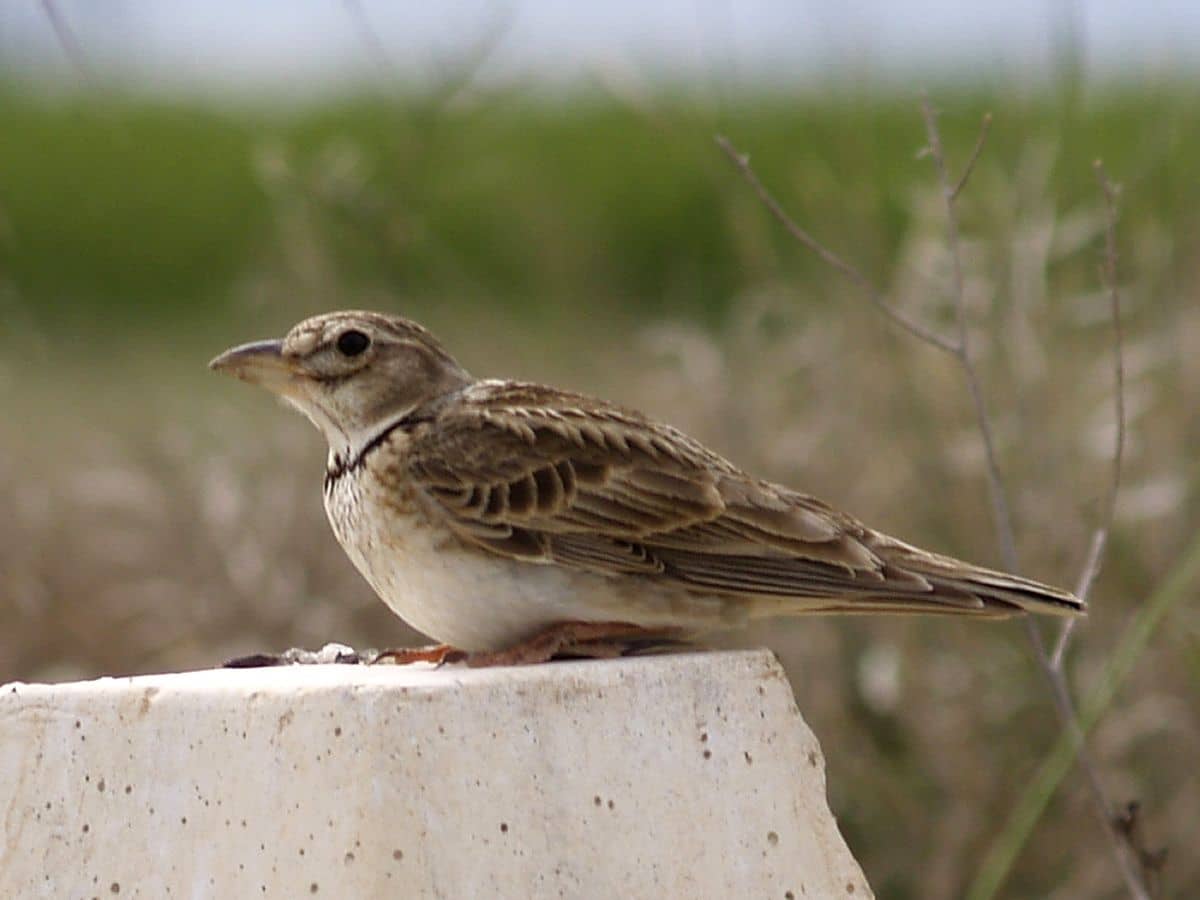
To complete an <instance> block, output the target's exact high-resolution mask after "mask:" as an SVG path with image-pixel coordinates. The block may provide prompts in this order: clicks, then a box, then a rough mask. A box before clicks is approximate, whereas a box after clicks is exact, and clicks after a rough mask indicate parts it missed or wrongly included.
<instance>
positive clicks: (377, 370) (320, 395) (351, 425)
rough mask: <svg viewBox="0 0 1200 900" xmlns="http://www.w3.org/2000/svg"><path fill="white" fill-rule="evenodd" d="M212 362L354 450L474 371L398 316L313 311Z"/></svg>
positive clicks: (336, 446) (340, 446)
mask: <svg viewBox="0 0 1200 900" xmlns="http://www.w3.org/2000/svg"><path fill="white" fill-rule="evenodd" d="M209 368H211V369H213V370H215V371H217V372H224V373H226V374H228V375H233V376H234V377H236V378H240V379H242V380H243V381H248V382H250V383H252V384H257V385H259V386H261V387H264V388H266V389H267V390H269V391H271V392H272V393H274V394H277V395H278V396H280V397H282V398H283V399H284V400H286V401H287V402H288V403H290V404H291V405H292V406H294V407H296V408H297V409H299V410H300V411H301V412H302V413H304V414H305V415H306V416H308V418H309V419H310V420H312V422H313V424H314V425H316V426H317V428H319V429H320V430H321V432H322V433H323V434H324V435H325V438H326V440H327V441H328V442H329V446H330V448H331V449H333V450H334V451H342V450H346V449H353V448H355V447H358V446H361V445H362V444H363V443H364V442H365V441H367V440H370V438H371V437H372V436H373V435H374V434H376V433H377V432H378V430H379V429H380V428H382V427H386V426H387V425H388V424H389V423H391V422H395V421H397V420H399V419H401V418H403V417H404V416H406V415H409V414H410V413H412V412H413V411H414V410H415V409H417V408H419V407H421V406H422V405H424V404H426V403H428V402H430V401H431V400H434V399H436V398H437V397H440V396H442V395H443V394H447V393H449V392H451V391H454V390H457V389H458V388H461V387H463V386H464V385H466V384H468V383H469V382H470V381H471V376H470V375H468V374H467V373H466V371H465V370H464V369H463V368H462V367H461V366H460V365H459V364H458V363H457V362H455V360H454V358H453V357H452V356H451V355H450V354H449V353H447V352H446V351H445V349H443V347H442V345H441V344H440V343H438V341H437V339H436V338H435V337H434V336H433V335H431V334H430V333H429V332H428V331H426V330H425V329H424V328H422V327H421V326H420V325H418V324H417V323H416V322H412V321H410V320H408V319H405V318H402V317H400V316H388V315H384V314H382V313H374V312H358V311H353V312H335V313H328V314H326V315H321V316H314V317H313V318H311V319H305V320H304V321H303V322H301V323H300V324H298V325H297V326H296V327H294V328H293V329H292V330H291V331H289V332H288V334H287V336H286V337H285V338H283V339H282V340H269V341H255V342H254V343H251V344H242V345H241V346H238V347H233V348H232V349H230V350H226V351H225V352H224V353H222V354H221V355H220V356H218V357H217V358H216V359H214V360H213V361H212V362H210V363H209Z"/></svg>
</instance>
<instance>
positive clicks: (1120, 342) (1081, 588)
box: [1050, 160, 1128, 670]
mask: <svg viewBox="0 0 1200 900" xmlns="http://www.w3.org/2000/svg"><path fill="white" fill-rule="evenodd" d="M1092 168H1093V169H1094V171H1095V173H1096V181H1097V182H1098V183H1099V185H1100V191H1101V193H1102V194H1103V195H1104V262H1103V264H1102V265H1101V267H1100V274H1101V279H1102V280H1103V282H1104V285H1105V287H1106V288H1107V289H1108V304H1109V311H1110V315H1111V318H1112V335H1113V338H1112V354H1113V361H1112V362H1113V406H1114V410H1113V414H1114V417H1115V419H1116V435H1115V436H1114V438H1113V455H1112V477H1111V479H1110V480H1109V483H1108V494H1107V496H1106V497H1105V500H1104V508H1103V510H1102V511H1101V514H1100V524H1099V525H1098V526H1097V527H1096V530H1095V532H1094V533H1093V534H1092V542H1091V545H1090V546H1089V547H1088V554H1087V559H1086V560H1085V562H1084V566H1083V570H1082V571H1081V572H1080V574H1079V583H1078V586H1077V587H1076V588H1075V594H1076V596H1078V597H1079V599H1080V600H1087V598H1088V596H1089V595H1090V594H1091V592H1092V585H1094V584H1095V583H1096V578H1097V576H1098V575H1099V574H1100V567H1101V566H1102V565H1103V563H1104V551H1105V550H1106V549H1107V547H1108V535H1109V533H1110V532H1111V531H1112V523H1113V516H1114V515H1115V514H1116V509H1117V493H1118V491H1119V490H1120V487H1121V468H1122V466H1123V464H1124V458H1125V433H1126V431H1127V429H1128V423H1127V422H1126V417H1125V334H1124V326H1123V325H1122V322H1121V292H1120V289H1119V287H1118V285H1117V189H1116V187H1115V186H1114V185H1113V183H1112V181H1110V180H1109V178H1108V174H1107V173H1106V172H1105V171H1104V164H1103V163H1102V162H1101V161H1100V160H1096V162H1095V163H1093V165H1092ZM1077 622H1078V620H1077V619H1068V620H1067V621H1066V622H1065V623H1064V624H1063V626H1062V629H1061V630H1060V631H1059V633H1058V640H1057V641H1056V642H1055V645H1054V653H1053V654H1051V656H1050V665H1051V666H1052V667H1053V668H1054V669H1055V670H1061V669H1062V667H1063V661H1064V659H1065V657H1066V653H1067V647H1068V645H1069V644H1070V642H1071V636H1072V635H1073V634H1074V633H1075V625H1076V623H1077Z"/></svg>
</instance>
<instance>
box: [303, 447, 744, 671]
mask: <svg viewBox="0 0 1200 900" xmlns="http://www.w3.org/2000/svg"><path fill="white" fill-rule="evenodd" d="M399 440H404V437H403V436H402V435H396V436H395V437H393V438H391V439H389V442H388V443H389V444H393V446H394V442H396V441H399ZM383 455H385V454H371V455H370V456H369V457H368V462H367V464H366V465H363V466H362V467H360V468H358V469H357V470H355V471H353V472H350V473H347V474H346V475H345V476H343V477H341V478H339V479H337V480H336V481H335V482H334V483H333V485H332V486H331V488H330V490H328V491H327V492H326V494H325V510H326V513H327V514H328V516H329V521H330V524H331V525H332V526H333V531H334V534H335V535H336V536H337V539H338V541H339V542H340V543H341V545H342V547H343V548H344V549H345V551H346V554H347V555H348V556H349V557H350V560H351V561H352V562H353V563H354V565H355V567H356V568H357V569H358V570H359V572H361V573H362V575H363V577H365V578H366V580H367V581H368V582H369V583H370V585H371V587H373V588H374V589H375V592H376V593H377V594H379V596H380V597H381V598H382V599H383V601H384V603H386V604H387V605H388V606H389V607H390V608H391V609H392V611H393V612H395V613H396V615H398V616H400V618H402V619H404V621H406V622H407V623H408V624H409V625H411V626H413V627H414V628H416V629H417V630H418V631H421V632H422V633H424V634H426V635H428V636H429V637H431V638H433V639H434V640H436V641H441V642H444V643H447V644H452V645H454V646H455V647H459V648H461V649H463V650H498V649H503V648H505V647H509V646H512V645H514V644H516V643H518V642H520V641H521V640H523V639H526V638H528V637H530V636H532V635H533V634H535V633H537V632H538V631H540V630H542V629H544V628H547V627H549V626H551V625H554V624H556V623H559V622H565V621H584V622H631V623H634V624H639V625H644V626H647V627H655V626H659V627H668V626H669V627H675V628H683V629H688V630H697V631H699V630H706V629H708V628H712V627H714V626H717V625H720V624H726V625H727V624H730V622H729V616H730V613H731V606H730V604H728V603H727V602H722V601H720V600H718V599H716V598H704V597H698V596H696V595H694V594H690V593H687V592H685V591H682V590H679V589H674V588H664V587H663V586H661V585H653V584H651V583H648V582H644V581H638V580H634V579H630V578H613V577H608V576H604V575H599V574H592V573H590V572H581V571H578V570H573V569H568V568H564V567H560V566H557V565H553V564H537V563H530V562H522V561H517V560H511V559H507V558H505V557H502V556H497V555H493V554H490V553H486V552H485V551H481V550H477V549H474V548H469V547H466V546H464V545H463V544H461V543H460V542H459V541H458V539H457V538H456V537H455V536H454V535H452V534H451V532H450V531H449V530H448V529H447V528H445V527H444V526H442V525H440V524H437V523H436V522H433V521H431V520H430V519H429V518H428V517H427V516H426V515H424V514H423V513H422V512H421V511H420V510H419V508H415V507H414V508H408V509H405V508H403V507H404V505H400V504H397V503H396V502H395V501H396V499H397V498H396V496H395V492H394V491H392V492H389V491H386V490H385V489H384V487H383V485H382V484H381V483H380V481H379V480H378V479H377V477H376V474H375V473H376V471H377V467H378V461H379V459H380V458H381V457H382V456H383ZM386 456H392V454H391V453H390V452H389V453H387V454H386ZM393 458H394V457H393ZM389 494H390V496H389Z"/></svg>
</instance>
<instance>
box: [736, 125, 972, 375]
mask: <svg viewBox="0 0 1200 900" xmlns="http://www.w3.org/2000/svg"><path fill="white" fill-rule="evenodd" d="M715 140H716V142H717V146H718V147H720V148H721V149H722V150H723V151H724V152H725V155H726V156H728V157H729V159H730V161H731V162H732V163H733V164H734V165H735V166H736V167H737V169H738V171H739V172H741V173H742V177H743V178H745V179H746V181H747V182H749V184H750V187H752V188H753V189H754V192H755V193H756V194H758V198H759V199H760V200H761V201H762V202H763V205H764V206H766V207H767V209H768V210H770V212H771V215H773V216H774V217H775V218H776V219H777V220H779V222H780V224H782V225H783V227H784V228H785V229H787V232H788V234H790V235H791V236H792V237H794V238H795V239H796V240H797V241H799V242H800V243H801V244H803V245H804V246H805V247H807V248H808V249H809V250H810V251H812V252H813V253H814V254H816V255H817V256H818V257H819V258H820V259H821V260H822V261H823V262H825V263H826V264H828V265H829V266H830V267H832V268H833V269H835V270H836V271H838V272H840V273H841V274H842V275H844V276H845V277H846V278H847V279H849V280H850V281H852V282H854V284H856V285H857V286H858V287H859V288H861V289H862V291H863V292H864V293H865V294H866V295H867V299H868V300H870V301H871V302H872V303H873V304H875V306H876V307H878V308H879V310H880V311H881V312H882V313H883V314H884V315H886V316H887V317H888V318H889V319H891V320H892V321H893V322H895V323H896V324H897V325H899V326H900V327H901V328H903V329H904V330H905V331H907V332H908V333H909V334H911V335H913V336H914V337H916V338H919V339H920V340H922V341H924V342H925V343H927V344H931V345H932V346H934V347H937V348H938V349H939V350H942V351H944V352H946V353H949V354H951V355H953V356H957V355H958V353H959V348H958V345H956V344H955V343H954V342H953V341H951V340H949V339H948V338H945V337H942V336H941V335H939V334H937V333H936V332H933V331H930V330H929V329H928V328H926V327H925V326H924V325H922V324H920V323H919V322H916V321H914V320H912V319H910V318H909V317H908V316H906V315H905V314H904V313H902V312H900V311H899V310H897V309H896V308H895V307H893V306H892V305H891V304H890V303H888V302H887V300H886V299H885V298H884V296H883V294H881V293H880V292H879V289H878V288H876V287H875V285H874V284H872V282H871V280H870V279H869V278H867V276H866V275H864V274H863V273H862V272H861V271H859V270H858V269H857V268H855V267H854V266H852V265H850V263H848V262H846V261H845V260H844V259H842V258H841V257H840V256H838V255H837V254H836V253H834V252H833V251H832V250H830V249H829V248H828V247H826V246H825V245H824V244H822V243H821V242H820V241H818V240H817V239H816V238H814V237H813V236H812V235H811V234H809V233H808V232H807V231H805V230H804V228H802V227H801V226H800V225H799V224H798V223H797V222H796V221H795V220H794V219H793V218H792V217H791V216H789V215H788V213H787V211H786V210H785V209H784V208H783V206H781V205H780V203H779V201H778V200H776V199H775V197H774V196H773V195H772V194H771V192H770V191H768V190H767V188H766V187H765V186H764V185H763V183H762V182H761V181H760V180H759V178H758V176H757V175H756V174H755V173H754V169H752V168H751V167H750V157H749V156H748V155H747V154H744V153H739V152H738V150H737V148H736V147H734V146H733V144H732V143H731V142H730V140H729V138H727V137H725V136H724V135H717V136H716V138H715Z"/></svg>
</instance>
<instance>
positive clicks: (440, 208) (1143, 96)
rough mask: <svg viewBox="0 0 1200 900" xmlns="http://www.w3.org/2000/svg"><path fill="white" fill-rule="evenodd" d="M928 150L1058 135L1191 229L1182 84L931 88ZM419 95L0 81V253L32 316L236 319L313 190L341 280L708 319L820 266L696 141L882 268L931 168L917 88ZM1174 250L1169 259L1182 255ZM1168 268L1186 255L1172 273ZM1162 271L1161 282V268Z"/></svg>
mask: <svg viewBox="0 0 1200 900" xmlns="http://www.w3.org/2000/svg"><path fill="white" fill-rule="evenodd" d="M938 101H939V103H940V104H941V105H942V106H943V107H944V109H945V112H946V115H945V116H944V128H945V131H946V140H947V142H948V144H949V145H950V146H952V147H958V148H966V147H969V146H970V142H971V140H972V139H973V136H974V131H975V129H976V127H977V122H978V119H979V117H980V115H981V114H982V113H983V112H984V111H985V110H991V111H992V112H993V113H994V115H995V118H996V122H997V127H996V129H995V130H994V134H993V137H992V139H991V146H990V148H989V152H988V158H989V159H1000V160H1009V161H1011V160H1014V159H1016V158H1017V157H1018V156H1019V154H1020V152H1021V150H1022V147H1023V146H1027V145H1030V144H1031V143H1034V142H1037V141H1045V142H1050V143H1053V144H1054V145H1055V155H1056V160H1055V171H1054V190H1055V193H1056V195H1057V196H1059V197H1061V198H1067V199H1071V198H1077V197H1079V196H1081V195H1087V194H1089V193H1090V192H1091V191H1092V190H1093V185H1092V183H1091V181H1090V177H1091V176H1090V170H1089V168H1088V166H1089V164H1090V162H1091V160H1092V159H1093V158H1095V157H1102V158H1104V159H1105V161H1106V163H1107V164H1108V166H1109V168H1110V170H1112V171H1114V172H1119V173H1121V174H1122V177H1123V179H1124V180H1125V181H1126V183H1127V184H1129V185H1130V186H1131V187H1133V188H1134V189H1133V190H1130V191H1129V192H1128V193H1127V197H1126V201H1125V206H1124V210H1123V212H1124V215H1125V216H1126V218H1127V220H1137V219H1138V218H1139V217H1141V216H1144V215H1146V214H1149V213H1153V214H1154V215H1155V216H1156V217H1159V218H1165V219H1167V220H1169V221H1170V222H1172V223H1173V224H1175V225H1176V226H1177V227H1178V228H1179V229H1180V230H1181V231H1182V232H1185V233H1192V232H1194V231H1195V227H1196V224H1197V215H1198V213H1197V210H1200V202H1198V201H1200V180H1198V179H1196V178H1195V177H1194V163H1193V159H1192V156H1193V153H1194V147H1195V146H1196V143H1197V139H1198V138H1200V104H1198V103H1197V94H1196V92H1195V91H1194V90H1193V89H1192V88H1191V87H1190V86H1188V85H1185V84H1183V83H1180V84H1167V85H1164V86H1162V87H1160V88H1159V89H1157V90H1154V91H1151V92H1148V93H1147V92H1144V91H1135V90H1132V89H1128V90H1120V89H1112V90H1110V91H1107V92H1101V93H1099V94H1098V95H1097V96H1095V97H1092V98H1080V97H1079V96H1078V95H1077V94H1074V93H1062V94H1055V93H1053V92H1047V93H1038V94H1034V95H1032V96H1030V97H1028V98H1014V97H1011V96H1006V95H1000V94H989V93H988V92H987V91H984V90H979V89H977V90H975V91H964V92H962V93H952V94H950V95H949V96H943V95H939V97H938ZM431 103H432V100H431V99H430V98H423V97H420V96H412V97H398V98H395V99H385V98H379V97H376V98H374V99H372V98H350V99H344V100H341V101H338V102H328V103H325V104H322V105H316V106H314V107H311V108H310V107H301V108H296V109H288V110H272V109H269V108H267V107H266V106H262V107H253V106H251V107H248V108H246V107H243V108H241V109H235V110H229V109H221V108H217V107H214V106H206V105H204V104H201V103H198V102H196V103H192V104H180V103H176V102H172V103H167V102H162V101H159V102H155V101H152V100H147V99H134V98H131V97H121V96H112V95H101V96H95V95H86V96H79V95H76V96H70V95H68V96H61V97H55V98H53V99H50V100H47V99H46V98H38V97H34V96H31V95H30V94H29V92H28V91H25V92H22V91H21V90H19V89H18V88H17V87H16V86H14V85H10V86H8V87H7V88H3V87H0V120H2V121H4V123H5V132H6V134H7V135H8V137H7V138H6V139H5V140H3V141H0V213H2V214H3V216H4V220H3V221H4V232H3V233H2V235H0V236H2V239H0V266H3V269H2V271H4V272H5V273H6V275H7V277H8V278H9V279H11V282H12V284H13V286H14V287H15V289H16V291H17V298H18V302H19V303H21V304H22V305H23V306H24V307H25V308H26V309H27V310H28V311H29V312H30V313H31V314H32V315H33V316H34V317H35V318H36V319H37V320H38V321H41V322H44V323H62V322H64V321H65V322H79V323H80V324H84V325H87V324H91V323H93V322H96V323H100V322H105V321H109V322H113V323H121V324H122V325H129V324H136V323H138V322H149V323H151V324H154V323H158V322H166V321H170V320H171V319H172V318H174V317H179V318H183V319H194V318H196V317H197V315H199V316H200V317H204V316H208V315H211V314H213V313H219V312H223V313H231V312H234V311H235V310H234V308H233V301H234V294H233V293H232V292H231V291H230V285H231V284H232V283H234V282H235V281H236V280H237V279H238V278H239V277H240V276H242V275H244V274H245V273H246V272H247V271H249V270H251V269H252V268H254V267H255V266H256V265H258V264H259V263H260V262H261V261H262V257H263V256H264V255H265V254H269V253H270V252H271V249H270V248H271V245H272V237H273V236H272V226H273V216H272V194H274V193H278V191H279V190H280V189H281V188H282V187H284V186H286V185H288V184H290V185H291V186H293V187H296V188H298V195H299V196H298V198H294V199H295V200H296V202H305V203H311V204H315V205H317V206H319V207H320V208H321V210H322V211H323V213H324V214H325V216H326V221H325V222H324V223H323V227H322V233H321V235H320V237H321V239H322V241H323V242H325V244H326V246H327V247H328V248H329V249H330V251H331V252H332V254H333V262H334V265H336V267H337V275H338V277H339V278H340V279H343V280H345V281H349V282H350V283H352V284H359V285H377V286H383V287H386V288H388V289H391V290H396V291H401V292H403V293H404V294H406V295H410V296H412V297H414V298H416V299H417V300H418V301H420V300H422V299H423V300H424V301H425V302H426V303H432V302H434V300H433V298H435V297H436V298H438V300H437V302H441V298H444V297H445V295H446V293H447V288H448V287H450V288H451V289H452V290H454V292H455V293H456V294H457V295H458V296H459V297H460V298H461V302H467V301H469V300H471V299H473V298H474V299H478V295H480V294H481V293H482V294H486V295H487V298H488V300H489V302H491V303H493V304H499V305H500V306H502V307H504V308H506V309H509V310H511V311H512V312H513V313H514V314H518V315H524V316H526V317H528V318H534V319H536V318H537V317H538V316H541V315H548V314H553V313H554V312H555V311H556V310H559V309H561V308H562V307H563V306H564V305H571V306H574V307H579V306H583V307H587V306H591V305H607V306H613V307H615V308H617V309H620V310H621V311H624V312H628V313H630V314H632V315H635V316H647V315H661V314H668V313H670V314H685V315H688V316H694V317H697V318H699V319H701V320H703V321H704V322H706V323H707V324H709V325H714V326H716V325H720V324H721V323H722V322H724V321H725V319H726V316H727V315H728V313H729V309H730V304H731V303H732V302H734V298H736V296H737V294H738V290H739V288H740V287H741V286H742V285H743V284H744V283H745V282H746V280H747V279H748V278H753V277H756V276H760V275H761V274H762V273H763V272H764V271H766V270H780V271H782V272H783V273H785V274H787V275H788V276H789V277H796V278H804V277H806V276H809V275H811V274H812V272H813V271H814V270H815V269H816V268H817V267H818V265H819V264H818V263H816V262H815V261H814V260H812V259H811V258H808V257H807V256H805V255H804V254H800V253H797V252H795V250H794V248H792V247H790V246H789V245H788V243H787V238H786V236H785V235H783V234H782V233H781V232H780V231H779V230H778V229H774V228H768V229H765V230H764V229H763V228H762V227H761V226H759V227H758V228H757V229H756V230H755V232H754V233H753V234H752V235H749V236H748V235H747V234H745V233H743V230H742V229H741V227H740V226H741V224H742V222H741V221H739V220H738V219H737V218H731V217H730V215H728V207H729V204H730V203H731V202H733V203H734V204H737V205H740V206H741V207H743V212H744V211H745V209H744V207H745V206H746V204H748V203H749V199H748V198H746V197H743V196H740V195H741V194H742V192H743V189H742V186H741V185H739V184H737V183H736V180H734V179H731V178H730V172H729V169H728V165H727V164H726V163H725V161H724V160H723V159H721V158H720V157H719V155H718V154H717V153H716V152H715V150H714V148H713V146H712V143H711V137H712V135H713V134H714V133H715V132H718V131H720V132H723V133H727V134H729V135H730V136H731V137H732V138H733V139H734V141H735V143H736V144H737V145H738V146H739V147H741V148H743V149H744V150H748V151H749V152H751V154H752V155H753V159H754V164H755V166H756V168H757V169H758V171H759V172H760V173H761V175H762V176H763V178H764V179H766V180H767V182H768V183H770V184H772V185H774V186H775V188H776V189H777V191H778V192H779V194H780V196H781V197H782V198H784V199H785V200H786V201H788V202H789V203H790V204H791V205H792V206H793V207H794V208H795V209H796V210H797V211H798V212H799V213H800V214H802V215H803V216H804V218H805V219H806V221H808V222H810V223H812V224H813V225H814V227H819V230H820V231H821V233H822V234H823V235H824V236H825V239H826V240H827V241H828V242H829V243H830V244H831V245H832V246H835V247H848V246H854V247H855V248H856V249H857V250H858V251H859V253H860V256H859V257H858V259H859V263H860V265H862V266H864V267H865V268H867V269H868V271H875V272H879V271H881V270H883V269H884V268H885V267H886V266H887V265H888V263H889V261H890V260H891V259H892V257H893V255H894V253H895V251H896V248H897V246H898V244H899V242H900V240H901V239H902V237H903V235H904V234H905V232H906V229H907V228H908V226H909V223H910V219H911V215H912V212H911V195H912V191H913V186H914V184H916V183H923V182H924V180H925V179H926V178H927V177H928V172H927V169H926V167H923V166H919V165H914V164H913V157H914V154H915V153H916V152H917V150H918V148H919V147H920V146H921V145H922V142H923V135H922V130H921V124H920V121H919V119H918V118H917V117H916V116H915V115H914V113H913V110H914V106H915V99H914V98H913V97H911V96H908V95H904V94H900V93H896V94H891V95H889V94H886V93H879V92H875V93H869V94H854V93H846V94H841V95H835V96H832V97H817V96H805V97H801V98H793V97H786V96H779V95H771V94H766V93H764V94H759V95H749V96H744V97H737V98H733V99H729V100H727V101H725V103H724V104H723V105H722V106H720V107H717V108H712V107H704V106H701V105H699V104H697V103H696V102H693V101H691V100H689V99H688V98H687V97H686V96H672V95H670V94H667V95H665V96H659V95H655V96H653V97H650V98H646V99H644V101H642V102H638V103H634V102H630V103H622V102H619V101H617V100H615V99H614V98H612V97H610V96H608V95H604V94H601V93H586V92H585V93H581V94H579V95H572V96H570V97H567V98H565V99H563V98H559V99H555V100H545V99H543V100H536V99H530V98H529V96H528V95H527V94H526V93H524V92H520V91H511V92H508V93H496V94H491V95H488V96H486V97H484V98H481V99H475V100H472V101H470V102H466V101H464V102H463V103H461V104H459V105H457V106H450V107H449V108H443V107H435V106H432V105H431ZM1175 262H1176V264H1177V265H1178V264H1182V263H1183V262H1184V261H1183V260H1176V261H1175ZM1174 271H1175V272H1176V274H1177V273H1178V270H1177V269H1176V270H1174ZM1170 274H1171V270H1168V272H1165V273H1164V275H1168V276H1169V275H1170Z"/></svg>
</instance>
